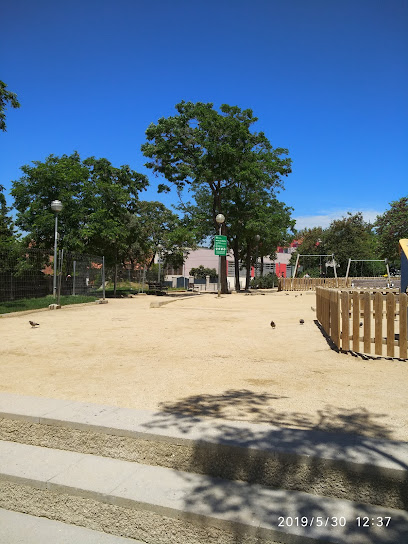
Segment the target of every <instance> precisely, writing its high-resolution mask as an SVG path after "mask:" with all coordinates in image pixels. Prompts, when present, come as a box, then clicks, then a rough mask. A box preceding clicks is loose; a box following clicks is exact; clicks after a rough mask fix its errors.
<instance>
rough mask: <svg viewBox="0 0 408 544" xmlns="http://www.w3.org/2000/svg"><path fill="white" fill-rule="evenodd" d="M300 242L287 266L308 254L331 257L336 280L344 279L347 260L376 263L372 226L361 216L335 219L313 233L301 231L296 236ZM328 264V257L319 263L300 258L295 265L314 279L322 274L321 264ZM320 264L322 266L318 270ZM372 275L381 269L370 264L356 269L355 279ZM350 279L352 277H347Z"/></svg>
mask: <svg viewBox="0 0 408 544" xmlns="http://www.w3.org/2000/svg"><path fill="white" fill-rule="evenodd" d="M297 237H298V238H299V239H300V240H301V244H300V245H299V247H298V249H297V251H296V252H295V253H294V254H293V255H292V258H291V264H295V260H296V255H297V254H298V253H300V254H309V255H321V254H328V255H331V254H334V258H335V261H336V263H337V264H339V265H340V266H339V267H338V268H337V275H338V276H345V274H346V270H347V264H348V260H349V259H379V258H380V257H379V250H378V244H377V239H376V236H375V232H374V229H373V225H372V224H371V223H368V222H366V221H364V218H363V214H362V213H361V212H358V213H355V214H352V213H350V212H349V213H348V214H347V215H346V216H345V217H343V218H341V219H336V220H334V221H332V222H331V224H330V226H329V227H328V228H327V229H322V228H321V227H315V228H313V229H305V230H304V231H301V232H299V233H298V234H297ZM328 260H331V259H330V257H323V258H322V263H320V260H317V259H313V258H307V257H304V258H302V260H301V262H299V265H300V266H302V267H303V271H304V272H307V273H308V274H310V275H311V276H318V275H319V274H320V272H321V271H323V272H324V273H325V272H326V267H325V266H324V263H325V262H326V261H328ZM320 264H322V267H321V270H320ZM332 270H333V268H328V269H327V272H328V275H333V272H332ZM373 270H374V272H378V273H380V272H379V271H383V270H384V266H381V265H380V266H378V265H377V264H372V263H361V264H360V265H359V269H358V274H355V275H367V276H369V275H373ZM351 275H353V274H351Z"/></svg>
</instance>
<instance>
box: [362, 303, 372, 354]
mask: <svg viewBox="0 0 408 544" xmlns="http://www.w3.org/2000/svg"><path fill="white" fill-rule="evenodd" d="M363 297H364V298H363V301H364V302H363V308H364V335H363V336H364V353H371V297H370V293H364V295H363Z"/></svg>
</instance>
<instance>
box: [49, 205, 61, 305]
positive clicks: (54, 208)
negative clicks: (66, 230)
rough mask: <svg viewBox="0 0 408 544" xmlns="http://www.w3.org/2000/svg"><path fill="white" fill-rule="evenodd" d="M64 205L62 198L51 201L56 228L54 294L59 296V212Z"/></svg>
mask: <svg viewBox="0 0 408 544" xmlns="http://www.w3.org/2000/svg"><path fill="white" fill-rule="evenodd" d="M62 208H63V205H62V202H61V200H53V201H52V202H51V210H52V211H53V212H54V213H55V229H54V281H53V286H52V294H53V295H54V297H56V296H57V241H58V213H59V212H60V211H61V210H62Z"/></svg>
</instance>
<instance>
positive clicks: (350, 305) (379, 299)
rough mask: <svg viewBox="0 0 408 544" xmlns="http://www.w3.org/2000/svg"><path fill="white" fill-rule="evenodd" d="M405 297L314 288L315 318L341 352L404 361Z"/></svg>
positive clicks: (405, 335)
mask: <svg viewBox="0 0 408 544" xmlns="http://www.w3.org/2000/svg"><path fill="white" fill-rule="evenodd" d="M407 305H408V297H407V295H406V294H405V293H399V292H395V291H388V292H383V291H380V290H379V291H371V292H367V291H366V292H360V291H358V290H354V291H350V290H348V289H347V290H343V291H341V290H338V289H326V288H323V287H316V317H317V319H318V321H319V322H320V324H321V326H322V328H323V329H324V331H325V332H326V334H327V335H328V336H330V338H331V339H332V341H333V342H334V344H335V345H336V346H337V347H338V348H339V349H342V350H344V351H355V352H357V353H366V354H373V350H372V348H373V347H374V354H375V355H379V356H384V355H385V354H384V353H383V346H384V345H385V346H386V355H387V356H388V357H399V358H400V359H407V358H408V356H407V313H408V306H407Z"/></svg>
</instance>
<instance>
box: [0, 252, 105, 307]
mask: <svg viewBox="0 0 408 544" xmlns="http://www.w3.org/2000/svg"><path fill="white" fill-rule="evenodd" d="M102 276H103V259H102V257H94V256H90V255H82V254H75V253H68V252H63V251H62V250H61V251H60V252H59V254H58V259H57V267H56V291H57V292H58V294H61V295H94V296H102V291H103V290H102ZM52 294H54V257H53V255H52V254H51V252H50V251H45V250H41V249H34V248H29V249H25V248H13V249H12V250H1V251H0V302H8V301H13V300H19V299H23V298H40V297H45V296H47V295H52Z"/></svg>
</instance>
